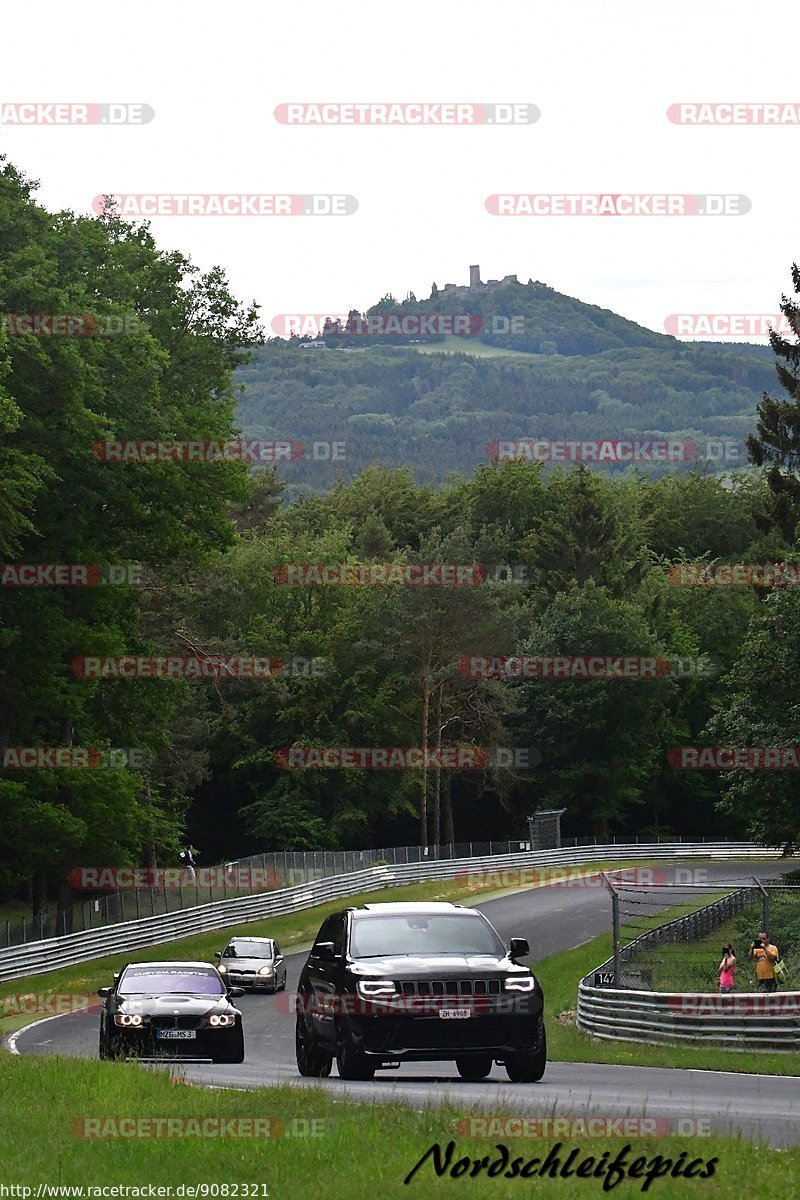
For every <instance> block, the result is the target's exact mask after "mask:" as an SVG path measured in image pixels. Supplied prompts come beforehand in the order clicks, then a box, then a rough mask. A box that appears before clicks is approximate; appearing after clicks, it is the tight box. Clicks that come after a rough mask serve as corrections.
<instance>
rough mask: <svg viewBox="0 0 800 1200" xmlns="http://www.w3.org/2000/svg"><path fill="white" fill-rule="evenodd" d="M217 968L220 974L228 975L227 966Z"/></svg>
mask: <svg viewBox="0 0 800 1200" xmlns="http://www.w3.org/2000/svg"><path fill="white" fill-rule="evenodd" d="M217 970H218V971H219V973H220V975H227V974H228V968H227V967H217Z"/></svg>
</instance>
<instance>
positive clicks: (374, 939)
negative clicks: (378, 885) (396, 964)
mask: <svg viewBox="0 0 800 1200" xmlns="http://www.w3.org/2000/svg"><path fill="white" fill-rule="evenodd" d="M350 953H351V954H352V956H353V957H354V958H383V957H384V956H391V955H393V954H401V955H414V954H420V955H429V954H478V955H480V954H491V955H492V956H497V957H502V956H503V955H504V954H505V948H504V946H503V945H502V944H501V942H500V941H499V939H498V938H497V937H496V936H495V934H494V932H493V930H492V928H491V926H489V925H487V923H486V922H485V921H484V920H483V918H482V917H479V916H477V915H472V914H468V913H458V914H455V913H448V914H447V915H445V914H441V915H439V914H433V913H406V914H400V913H393V914H392V915H391V916H389V915H387V916H376V915H374V914H372V913H370V914H369V916H366V915H365V916H360V915H358V914H354V915H353V930H352V933H351V936H350Z"/></svg>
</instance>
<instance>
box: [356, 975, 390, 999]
mask: <svg viewBox="0 0 800 1200" xmlns="http://www.w3.org/2000/svg"><path fill="white" fill-rule="evenodd" d="M356 990H357V991H358V994H359V996H363V997H364V999H365V1000H377V999H387V998H388V997H390V996H396V995H397V988H396V987H395V986H394V980H393V979H359V980H358V981H357V983H356Z"/></svg>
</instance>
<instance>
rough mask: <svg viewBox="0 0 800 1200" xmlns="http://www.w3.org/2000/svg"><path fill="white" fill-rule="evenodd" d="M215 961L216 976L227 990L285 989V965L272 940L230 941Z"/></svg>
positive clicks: (236, 938) (276, 944)
mask: <svg viewBox="0 0 800 1200" xmlns="http://www.w3.org/2000/svg"><path fill="white" fill-rule="evenodd" d="M214 957H215V958H218V959H219V973H220V975H221V976H222V978H223V979H225V980H226V981H227V983H228V986H229V987H233V986H235V987H243V988H250V989H252V991H254V992H279V991H281V990H282V989H283V988H285V987H286V962H285V959H284V957H283V954H282V952H281V948H280V946H279V945H278V943H277V942H276V941H275V939H274V938H263V937H235V938H231V940H230V941H229V942H228V944H227V946H226V947H225V949H224V950H223V951H221V952H220V951H219V950H217V952H216V953H215V955H214Z"/></svg>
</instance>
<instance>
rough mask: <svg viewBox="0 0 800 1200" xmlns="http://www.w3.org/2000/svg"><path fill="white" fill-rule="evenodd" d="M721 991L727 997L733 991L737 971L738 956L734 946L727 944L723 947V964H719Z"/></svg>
mask: <svg viewBox="0 0 800 1200" xmlns="http://www.w3.org/2000/svg"><path fill="white" fill-rule="evenodd" d="M718 970H719V991H720V995H722V996H726V995H728V993H729V992H732V991H733V986H734V984H733V977H734V973H735V971H736V955H735V953H734V950H733V946H731V945H729V944H726V945H724V946H723V947H722V962H721V963H720V964H719V967H718Z"/></svg>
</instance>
